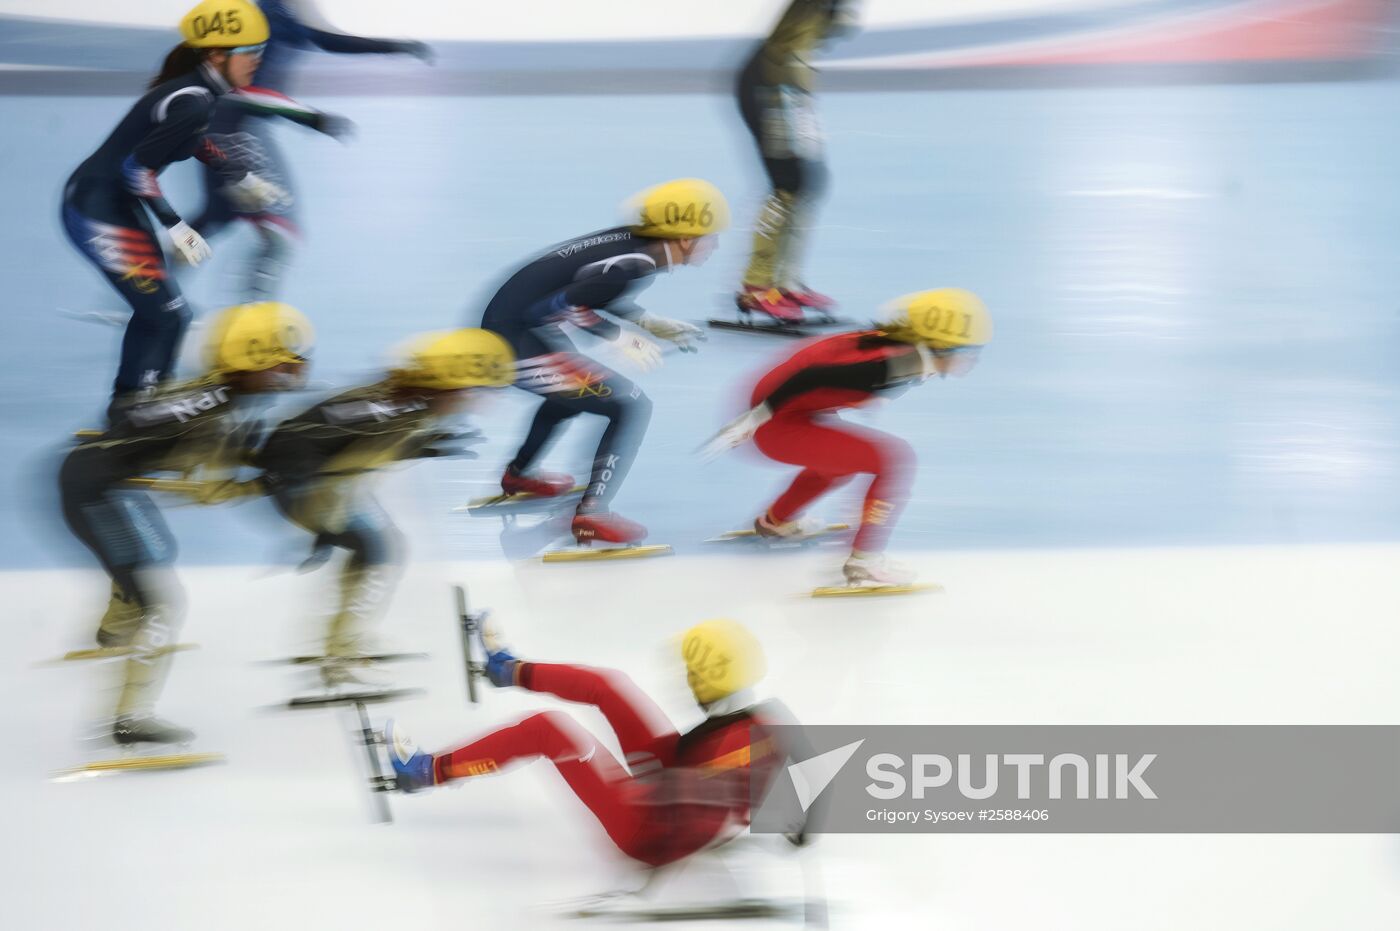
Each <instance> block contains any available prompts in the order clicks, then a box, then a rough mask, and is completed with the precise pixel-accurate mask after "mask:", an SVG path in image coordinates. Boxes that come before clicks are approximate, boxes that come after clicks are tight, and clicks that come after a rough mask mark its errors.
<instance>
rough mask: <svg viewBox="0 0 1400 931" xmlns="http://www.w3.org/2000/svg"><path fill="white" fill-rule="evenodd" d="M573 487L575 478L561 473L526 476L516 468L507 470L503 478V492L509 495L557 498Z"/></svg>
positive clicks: (541, 473)
mask: <svg viewBox="0 0 1400 931" xmlns="http://www.w3.org/2000/svg"><path fill="white" fill-rule="evenodd" d="M573 487H574V479H573V477H572V476H569V475H564V474H562V473H559V472H534V473H531V474H530V475H525V474H524V473H522V472H518V471H516V470H515V469H514V468H507V469H506V471H505V474H504V475H502V476H501V491H503V492H505V493H506V494H508V495H532V496H535V497H540V498H557V497H558V496H560V495H562V494H565V493H567V492H568V491H569V489H570V488H573Z"/></svg>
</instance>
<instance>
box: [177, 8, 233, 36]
mask: <svg viewBox="0 0 1400 931" xmlns="http://www.w3.org/2000/svg"><path fill="white" fill-rule="evenodd" d="M190 29H191V31H193V32H194V34H195V36H196V37H197V38H200V39H203V38H204V37H205V36H207V35H209V34H210V33H211V32H217V33H218V34H219V35H221V36H236V35H238V34H239V33H241V32H242V31H243V21H242V20H241V19H239V18H238V10H237V9H229V10H223V11H218V12H215V13H214V14H213V15H211V16H207V17H205V16H196V17H194V19H192V20H190Z"/></svg>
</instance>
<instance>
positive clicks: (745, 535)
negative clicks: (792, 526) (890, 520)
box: [705, 524, 851, 545]
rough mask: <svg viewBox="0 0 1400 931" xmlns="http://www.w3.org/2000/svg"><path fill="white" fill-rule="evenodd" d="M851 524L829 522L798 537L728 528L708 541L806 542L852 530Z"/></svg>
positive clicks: (779, 543)
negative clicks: (767, 535) (768, 534)
mask: <svg viewBox="0 0 1400 931" xmlns="http://www.w3.org/2000/svg"><path fill="white" fill-rule="evenodd" d="M850 529H851V525H850V524H827V525H826V526H825V527H823V528H822V529H820V530H818V531H815V532H813V533H804V534H802V535H801V536H796V537H760V536H759V535H758V531H757V530H754V529H753V528H749V529H748V530H726V531H725V532H724V533H722V534H720V535H719V536H717V537H710V538H709V539H708V540H706V541H705V542H706V543H728V542H729V541H731V540H761V541H763V542H765V543H771V544H775V545H781V544H783V543H805V542H807V541H808V540H818V539H820V538H822V537H824V536H826V535H827V534H832V533H841V532H842V531H844V530H850Z"/></svg>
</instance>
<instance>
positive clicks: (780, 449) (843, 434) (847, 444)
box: [754, 417, 914, 552]
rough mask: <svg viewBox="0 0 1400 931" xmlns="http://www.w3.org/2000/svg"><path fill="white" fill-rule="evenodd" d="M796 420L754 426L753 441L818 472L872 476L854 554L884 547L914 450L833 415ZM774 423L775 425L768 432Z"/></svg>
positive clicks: (899, 507)
mask: <svg viewBox="0 0 1400 931" xmlns="http://www.w3.org/2000/svg"><path fill="white" fill-rule="evenodd" d="M796 420H797V419H796V418H781V417H775V418H773V420H771V421H769V422H768V423H766V424H764V425H763V426H762V427H760V428H759V430H758V432H757V433H756V434H755V435H754V441H755V443H757V444H758V446H759V449H761V450H762V451H763V452H764V454H765V455H767V456H769V457H770V458H772V459H776V460H778V461H779V462H790V463H793V464H795V465H803V466H806V467H807V468H808V469H811V470H815V471H817V472H820V473H823V474H827V475H837V476H850V475H854V474H869V475H873V476H874V480H873V481H872V482H871V484H870V488H869V490H868V492H867V493H866V496H865V503H864V507H863V510H862V513H861V525H860V529H859V530H858V531H857V533H856V539H855V546H854V548H855V549H856V550H857V551H859V552H878V551H879V550H881V549H883V548H884V545H885V542H886V541H887V540H888V538H889V534H890V531H891V530H892V529H893V527H894V524H895V521H896V520H897V518H898V517H899V513H900V512H901V511H902V510H903V508H904V504H905V502H906V501H907V500H908V497H909V487H910V484H911V483H912V481H913V472H914V451H913V449H912V448H911V447H910V446H909V444H908V443H906V442H905V441H904V440H902V439H900V438H899V437H896V436H891V435H890V434H888V433H881V432H880V431H878V430H868V429H863V428H860V427H855V426H851V425H850V424H844V423H840V422H839V421H835V420H834V419H833V420H828V421H825V422H817V421H807V422H806V423H805V424H803V423H801V422H796ZM779 421H783V422H781V423H780V422H779ZM788 421H793V422H788ZM774 424H776V425H777V426H776V429H773V430H769V427H770V426H771V425H774ZM838 424H839V425H838ZM765 431H767V433H766V435H765Z"/></svg>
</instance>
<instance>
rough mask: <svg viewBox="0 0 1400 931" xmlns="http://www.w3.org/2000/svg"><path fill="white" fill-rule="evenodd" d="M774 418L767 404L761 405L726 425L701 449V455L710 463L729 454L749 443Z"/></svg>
mask: <svg viewBox="0 0 1400 931" xmlns="http://www.w3.org/2000/svg"><path fill="white" fill-rule="evenodd" d="M772 416H773V412H772V411H771V410H769V409H768V405H767V404H760V405H758V406H757V407H755V408H754V409H753V410H750V411H745V412H744V415H743V416H742V417H737V418H735V419H734V420H731V421H730V422H729V423H727V424H725V425H724V428H723V429H721V430H720V431H719V432H718V433H716V434H715V435H714V436H712V437H710V441H709V442H708V443H706V444H705V445H704V446H702V447H700V455H701V456H702V457H703V458H704V459H705V460H706V461H709V460H711V459H716V458H718V457H719V456H721V455H722V454H724V453H727V452H729V451H730V450H731V449H733V448H734V447H736V446H739V445H741V444H743V443H747V442H748V441H749V440H750V439H751V438H752V437H753V435H754V433H755V432H757V430H758V428H759V427H761V426H763V425H764V424H765V423H767V422H768V420H769V418H771V417H772Z"/></svg>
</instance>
